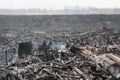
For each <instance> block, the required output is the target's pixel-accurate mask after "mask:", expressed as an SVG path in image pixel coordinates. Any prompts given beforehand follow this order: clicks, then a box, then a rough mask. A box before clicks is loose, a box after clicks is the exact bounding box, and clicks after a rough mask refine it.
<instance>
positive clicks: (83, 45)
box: [0, 15, 120, 80]
mask: <svg viewBox="0 0 120 80" xmlns="http://www.w3.org/2000/svg"><path fill="white" fill-rule="evenodd" d="M119 17H120V15H39V16H38V15H36V16H35V15H26V16H25V15H24V16H20V15H19V16H18V15H17V16H15V15H14V16H13V15H12V16H10V15H9V16H5V15H1V16H0V64H1V65H0V80H120V27H119V25H120V20H119Z"/></svg>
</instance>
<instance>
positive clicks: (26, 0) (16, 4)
mask: <svg viewBox="0 0 120 80" xmlns="http://www.w3.org/2000/svg"><path fill="white" fill-rule="evenodd" d="M65 6H79V7H82V8H86V7H97V8H116V7H117V8H120V0H0V9H2V8H6V9H20V8H25V9H29V8H41V9H43V8H47V9H63V8H64V7H65Z"/></svg>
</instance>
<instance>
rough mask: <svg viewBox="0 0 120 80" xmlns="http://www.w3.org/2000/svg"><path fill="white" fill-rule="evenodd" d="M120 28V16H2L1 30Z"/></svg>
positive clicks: (0, 16)
mask: <svg viewBox="0 0 120 80" xmlns="http://www.w3.org/2000/svg"><path fill="white" fill-rule="evenodd" d="M103 26H106V27H110V28H111V27H112V28H114V27H119V26H120V15H0V28H7V29H19V28H22V29H23V28H24V27H27V28H30V29H41V30H45V31H48V30H73V29H74V30H78V29H79V30H83V29H96V28H101V27H103Z"/></svg>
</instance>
